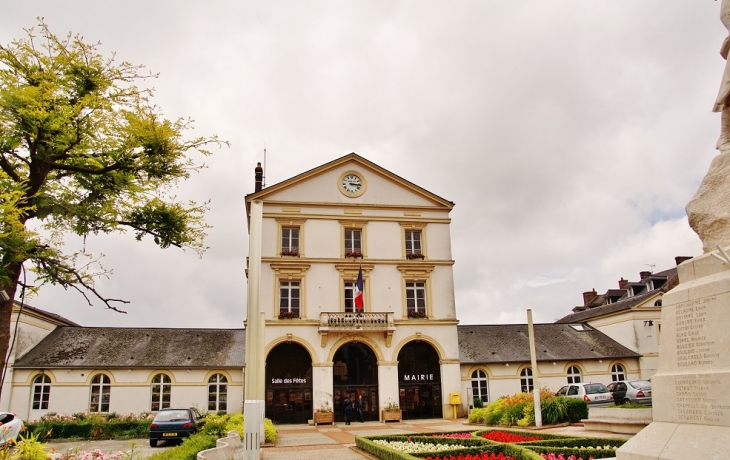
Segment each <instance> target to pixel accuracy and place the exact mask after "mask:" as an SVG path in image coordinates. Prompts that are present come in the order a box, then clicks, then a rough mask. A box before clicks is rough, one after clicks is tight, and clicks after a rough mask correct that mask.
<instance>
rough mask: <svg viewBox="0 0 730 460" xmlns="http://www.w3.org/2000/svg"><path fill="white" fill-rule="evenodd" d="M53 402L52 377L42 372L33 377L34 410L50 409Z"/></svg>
mask: <svg viewBox="0 0 730 460" xmlns="http://www.w3.org/2000/svg"><path fill="white" fill-rule="evenodd" d="M50 402H51V378H50V377H49V376H47V375H46V374H41V375H39V376H37V377H36V378H35V379H33V401H32V405H31V407H32V410H48V406H49V404H50Z"/></svg>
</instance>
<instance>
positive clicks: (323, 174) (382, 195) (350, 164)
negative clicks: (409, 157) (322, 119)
mask: <svg viewBox="0 0 730 460" xmlns="http://www.w3.org/2000/svg"><path fill="white" fill-rule="evenodd" d="M348 174H354V175H356V176H358V178H361V179H362V186H361V187H362V188H361V189H359V190H357V189H354V188H353V192H352V193H348V190H344V191H343V186H342V182H343V178H344V177H348ZM255 199H256V200H259V199H260V200H263V201H264V202H266V203H277V202H279V203H284V204H286V203H301V204H306V203H328V204H332V205H362V206H385V207H387V206H397V207H399V208H402V207H408V208H431V209H439V210H450V209H452V208H453V206H454V203H452V202H450V201H448V200H446V199H444V198H441V197H440V196H438V195H436V194H434V193H431V192H429V191H428V190H425V189H423V188H421V187H419V186H418V185H416V184H414V183H412V182H410V181H408V180H407V179H404V178H402V177H400V176H398V175H396V174H394V173H392V172H390V171H388V170H387V169H384V168H382V167H380V166H378V165H376V164H375V163H373V162H371V161H368V160H366V159H365V158H363V157H361V156H359V155H357V154H356V153H350V154H348V155H345V156H343V157H341V158H338V159H336V160H334V161H331V162H329V163H325V164H324V165H321V166H318V167H316V168H314V169H311V170H309V171H306V172H304V173H302V174H299V175H297V176H294V177H292V178H290V179H287V180H285V181H282V182H279V183H278V184H274V185H272V186H269V187H266V188H265V189H263V190H261V191H260V192H257V193H253V194H250V195H248V196H247V197H246V201H247V202H250V201H251V200H255Z"/></svg>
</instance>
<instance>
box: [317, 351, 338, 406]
mask: <svg viewBox="0 0 730 460" xmlns="http://www.w3.org/2000/svg"><path fill="white" fill-rule="evenodd" d="M332 365H333V363H331V362H330V363H319V364H313V365H312V391H313V392H314V397H313V401H312V403H313V406H312V407H313V410H317V409H319V408H320V407H322V406H325V405H327V406H330V407H331V408H333V409H334V407H335V406H334V402H333V399H332V398H333V394H334V385H333V380H334V379H333V367H332Z"/></svg>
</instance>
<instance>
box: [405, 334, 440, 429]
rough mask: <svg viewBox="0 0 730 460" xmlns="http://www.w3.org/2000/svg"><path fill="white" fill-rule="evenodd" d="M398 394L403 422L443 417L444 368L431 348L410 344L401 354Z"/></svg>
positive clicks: (419, 343) (420, 342)
mask: <svg viewBox="0 0 730 460" xmlns="http://www.w3.org/2000/svg"><path fill="white" fill-rule="evenodd" d="M398 392H399V399H400V402H399V404H400V407H401V410H402V411H403V419H419V418H442V417H443V408H442V406H441V366H440V365H439V356H438V353H436V350H434V348H433V347H432V346H431V345H430V344H428V343H426V342H422V341H414V342H410V343H408V344H406V345H405V346H404V347H403V348H402V349H401V351H400V353H398Z"/></svg>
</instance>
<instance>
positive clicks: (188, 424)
mask: <svg viewBox="0 0 730 460" xmlns="http://www.w3.org/2000/svg"><path fill="white" fill-rule="evenodd" d="M200 419H201V415H200V412H198V410H197V409H195V408H194V407H190V408H187V409H162V410H161V411H159V412H158V413H157V415H156V416H155V419H154V420H152V424H151V425H150V446H151V447H157V443H158V441H167V440H180V439H184V438H187V437H188V436H190V435H191V434H193V433H195V432H196V431H198V424H199V423H200Z"/></svg>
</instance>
